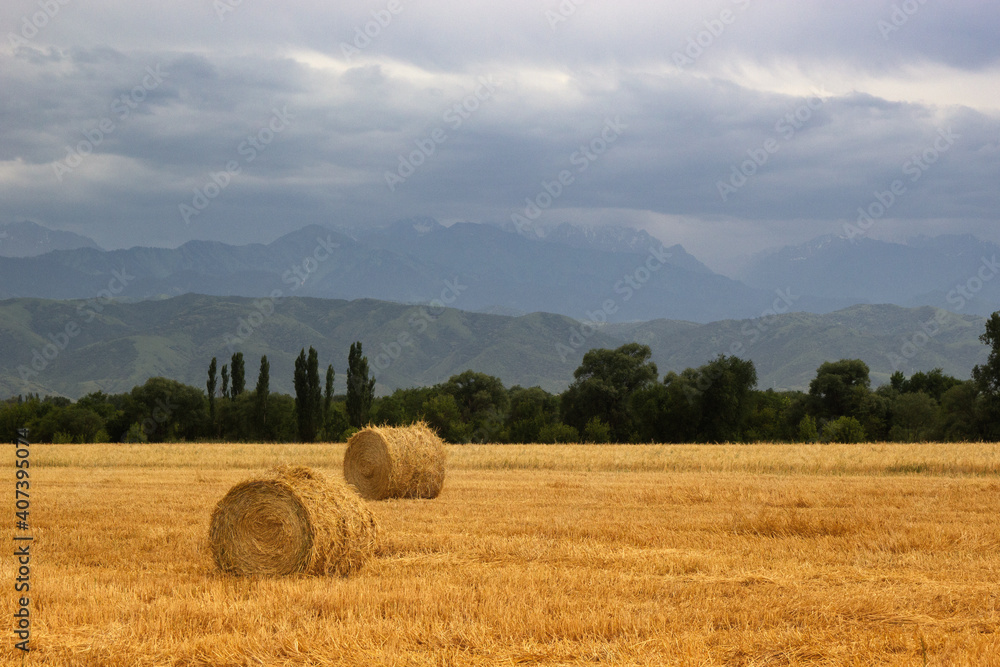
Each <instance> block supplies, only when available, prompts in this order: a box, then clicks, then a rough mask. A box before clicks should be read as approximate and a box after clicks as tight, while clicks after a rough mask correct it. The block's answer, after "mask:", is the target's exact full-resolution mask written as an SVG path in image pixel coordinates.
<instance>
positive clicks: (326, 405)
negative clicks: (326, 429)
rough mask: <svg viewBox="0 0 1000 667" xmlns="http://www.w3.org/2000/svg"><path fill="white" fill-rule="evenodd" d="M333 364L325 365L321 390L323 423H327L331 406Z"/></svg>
mask: <svg viewBox="0 0 1000 667" xmlns="http://www.w3.org/2000/svg"><path fill="white" fill-rule="evenodd" d="M333 376H334V374H333V364H330V365H329V366H327V367H326V386H325V387H324V391H323V424H324V426H325V425H326V423H327V420H328V419H329V417H330V409H331V408H332V407H333Z"/></svg>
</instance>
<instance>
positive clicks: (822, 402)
mask: <svg viewBox="0 0 1000 667" xmlns="http://www.w3.org/2000/svg"><path fill="white" fill-rule="evenodd" d="M870 387H871V380H870V378H869V370H868V364H866V363H865V362H863V361H861V360H860V359H841V360H840V361H828V362H826V363H824V364H822V365H821V366H820V367H819V369H818V370H817V371H816V377H815V378H814V379H813V381H812V382H810V383H809V395H810V396H813V397H814V398H815V399H816V401H817V404H818V411H819V414H820V416H822V417H825V418H827V419H834V418H836V417H840V416H844V415H846V416H849V417H855V416H857V415H858V414H859V413H860V411H861V403H862V401H863V399H864V397H865V396H866V395H867V394H868V392H869V389H870Z"/></svg>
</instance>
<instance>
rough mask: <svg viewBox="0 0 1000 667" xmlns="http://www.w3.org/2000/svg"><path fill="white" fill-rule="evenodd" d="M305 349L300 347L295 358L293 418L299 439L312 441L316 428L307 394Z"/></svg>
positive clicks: (307, 381)
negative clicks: (295, 421) (300, 349)
mask: <svg viewBox="0 0 1000 667" xmlns="http://www.w3.org/2000/svg"><path fill="white" fill-rule="evenodd" d="M306 366H307V362H306V350H305V348H302V351H301V352H299V356H298V357H296V358H295V376H294V379H293V384H294V385H295V418H296V420H297V421H298V426H299V428H298V430H299V441H300V442H312V441H313V440H315V438H316V430H315V426H314V422H313V420H312V416H311V414H310V410H311V408H312V401H311V399H310V396H309V380H308V379H307V374H306Z"/></svg>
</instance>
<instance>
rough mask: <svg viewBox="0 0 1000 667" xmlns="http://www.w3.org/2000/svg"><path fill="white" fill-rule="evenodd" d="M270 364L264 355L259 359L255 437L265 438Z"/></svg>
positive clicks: (255, 406)
mask: <svg viewBox="0 0 1000 667" xmlns="http://www.w3.org/2000/svg"><path fill="white" fill-rule="evenodd" d="M270 385H271V363H270V362H269V361H268V360H267V355H266V354H265V355H264V356H262V357H261V358H260V372H259V373H258V374H257V389H256V391H254V417H255V419H256V422H257V437H258V438H260V439H261V440H268V439H269V438H268V437H267V399H268V395H269V394H270V393H271V388H270Z"/></svg>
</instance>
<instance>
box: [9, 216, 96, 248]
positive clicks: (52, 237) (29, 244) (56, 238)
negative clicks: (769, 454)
mask: <svg viewBox="0 0 1000 667" xmlns="http://www.w3.org/2000/svg"><path fill="white" fill-rule="evenodd" d="M79 248H94V249H95V250H102V248H101V247H100V246H99V245H97V243H96V242H95V241H94V240H93V239H91V238H87V237H86V236H81V235H80V234H74V233H73V232H64V231H60V230H55V229H49V228H48V227H43V226H42V225H39V224H38V223H35V222H31V221H30V220H23V221H21V222H12V223H9V224H6V225H3V226H2V227H0V257H37V256H39V255H44V254H45V253H47V252H52V251H53V250H77V249H79Z"/></svg>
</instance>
